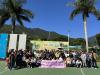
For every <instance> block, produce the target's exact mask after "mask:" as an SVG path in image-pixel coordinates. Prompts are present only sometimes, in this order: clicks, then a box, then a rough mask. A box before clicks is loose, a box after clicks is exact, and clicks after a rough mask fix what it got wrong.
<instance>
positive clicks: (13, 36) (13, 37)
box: [8, 34, 17, 50]
mask: <svg viewBox="0 0 100 75" xmlns="http://www.w3.org/2000/svg"><path fill="white" fill-rule="evenodd" d="M16 46H17V34H10V39H9V46H8V50H10V49H14V50H16Z"/></svg>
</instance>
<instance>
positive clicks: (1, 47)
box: [0, 34, 8, 59]
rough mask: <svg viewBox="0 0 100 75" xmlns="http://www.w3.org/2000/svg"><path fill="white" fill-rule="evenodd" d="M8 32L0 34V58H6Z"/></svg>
mask: <svg viewBox="0 0 100 75" xmlns="http://www.w3.org/2000/svg"><path fill="white" fill-rule="evenodd" d="M7 42H8V34H0V58H2V59H4V58H6V50H7Z"/></svg>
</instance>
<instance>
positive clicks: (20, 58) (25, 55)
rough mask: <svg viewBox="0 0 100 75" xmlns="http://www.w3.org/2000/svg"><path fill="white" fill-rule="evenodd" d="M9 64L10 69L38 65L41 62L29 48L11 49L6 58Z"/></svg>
mask: <svg viewBox="0 0 100 75" xmlns="http://www.w3.org/2000/svg"><path fill="white" fill-rule="evenodd" d="M6 62H7V66H8V68H9V69H10V70H12V69H13V68H15V69H20V68H25V67H30V68H33V67H38V66H39V65H40V62H39V60H38V59H36V58H35V56H34V53H32V52H31V51H28V50H24V51H22V50H13V49H12V50H9V51H8V52H7V58H6Z"/></svg>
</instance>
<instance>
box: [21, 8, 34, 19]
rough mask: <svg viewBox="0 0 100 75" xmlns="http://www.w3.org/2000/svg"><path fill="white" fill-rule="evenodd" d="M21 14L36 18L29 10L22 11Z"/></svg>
mask: <svg viewBox="0 0 100 75" xmlns="http://www.w3.org/2000/svg"><path fill="white" fill-rule="evenodd" d="M20 14H23V15H26V16H28V17H30V18H33V17H34V15H33V13H32V12H31V11H29V10H26V9H21V12H20Z"/></svg>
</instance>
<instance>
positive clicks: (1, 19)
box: [0, 0, 33, 33]
mask: <svg viewBox="0 0 100 75" xmlns="http://www.w3.org/2000/svg"><path fill="white" fill-rule="evenodd" d="M25 1H26V0H4V1H2V2H1V5H2V7H1V8H0V27H2V26H3V25H4V23H5V22H6V21H7V20H8V19H11V22H12V33H14V30H15V26H16V22H18V23H19V24H20V25H21V26H24V25H23V20H24V21H28V22H30V18H33V14H32V12H31V11H29V10H26V9H23V4H24V3H25Z"/></svg>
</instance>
